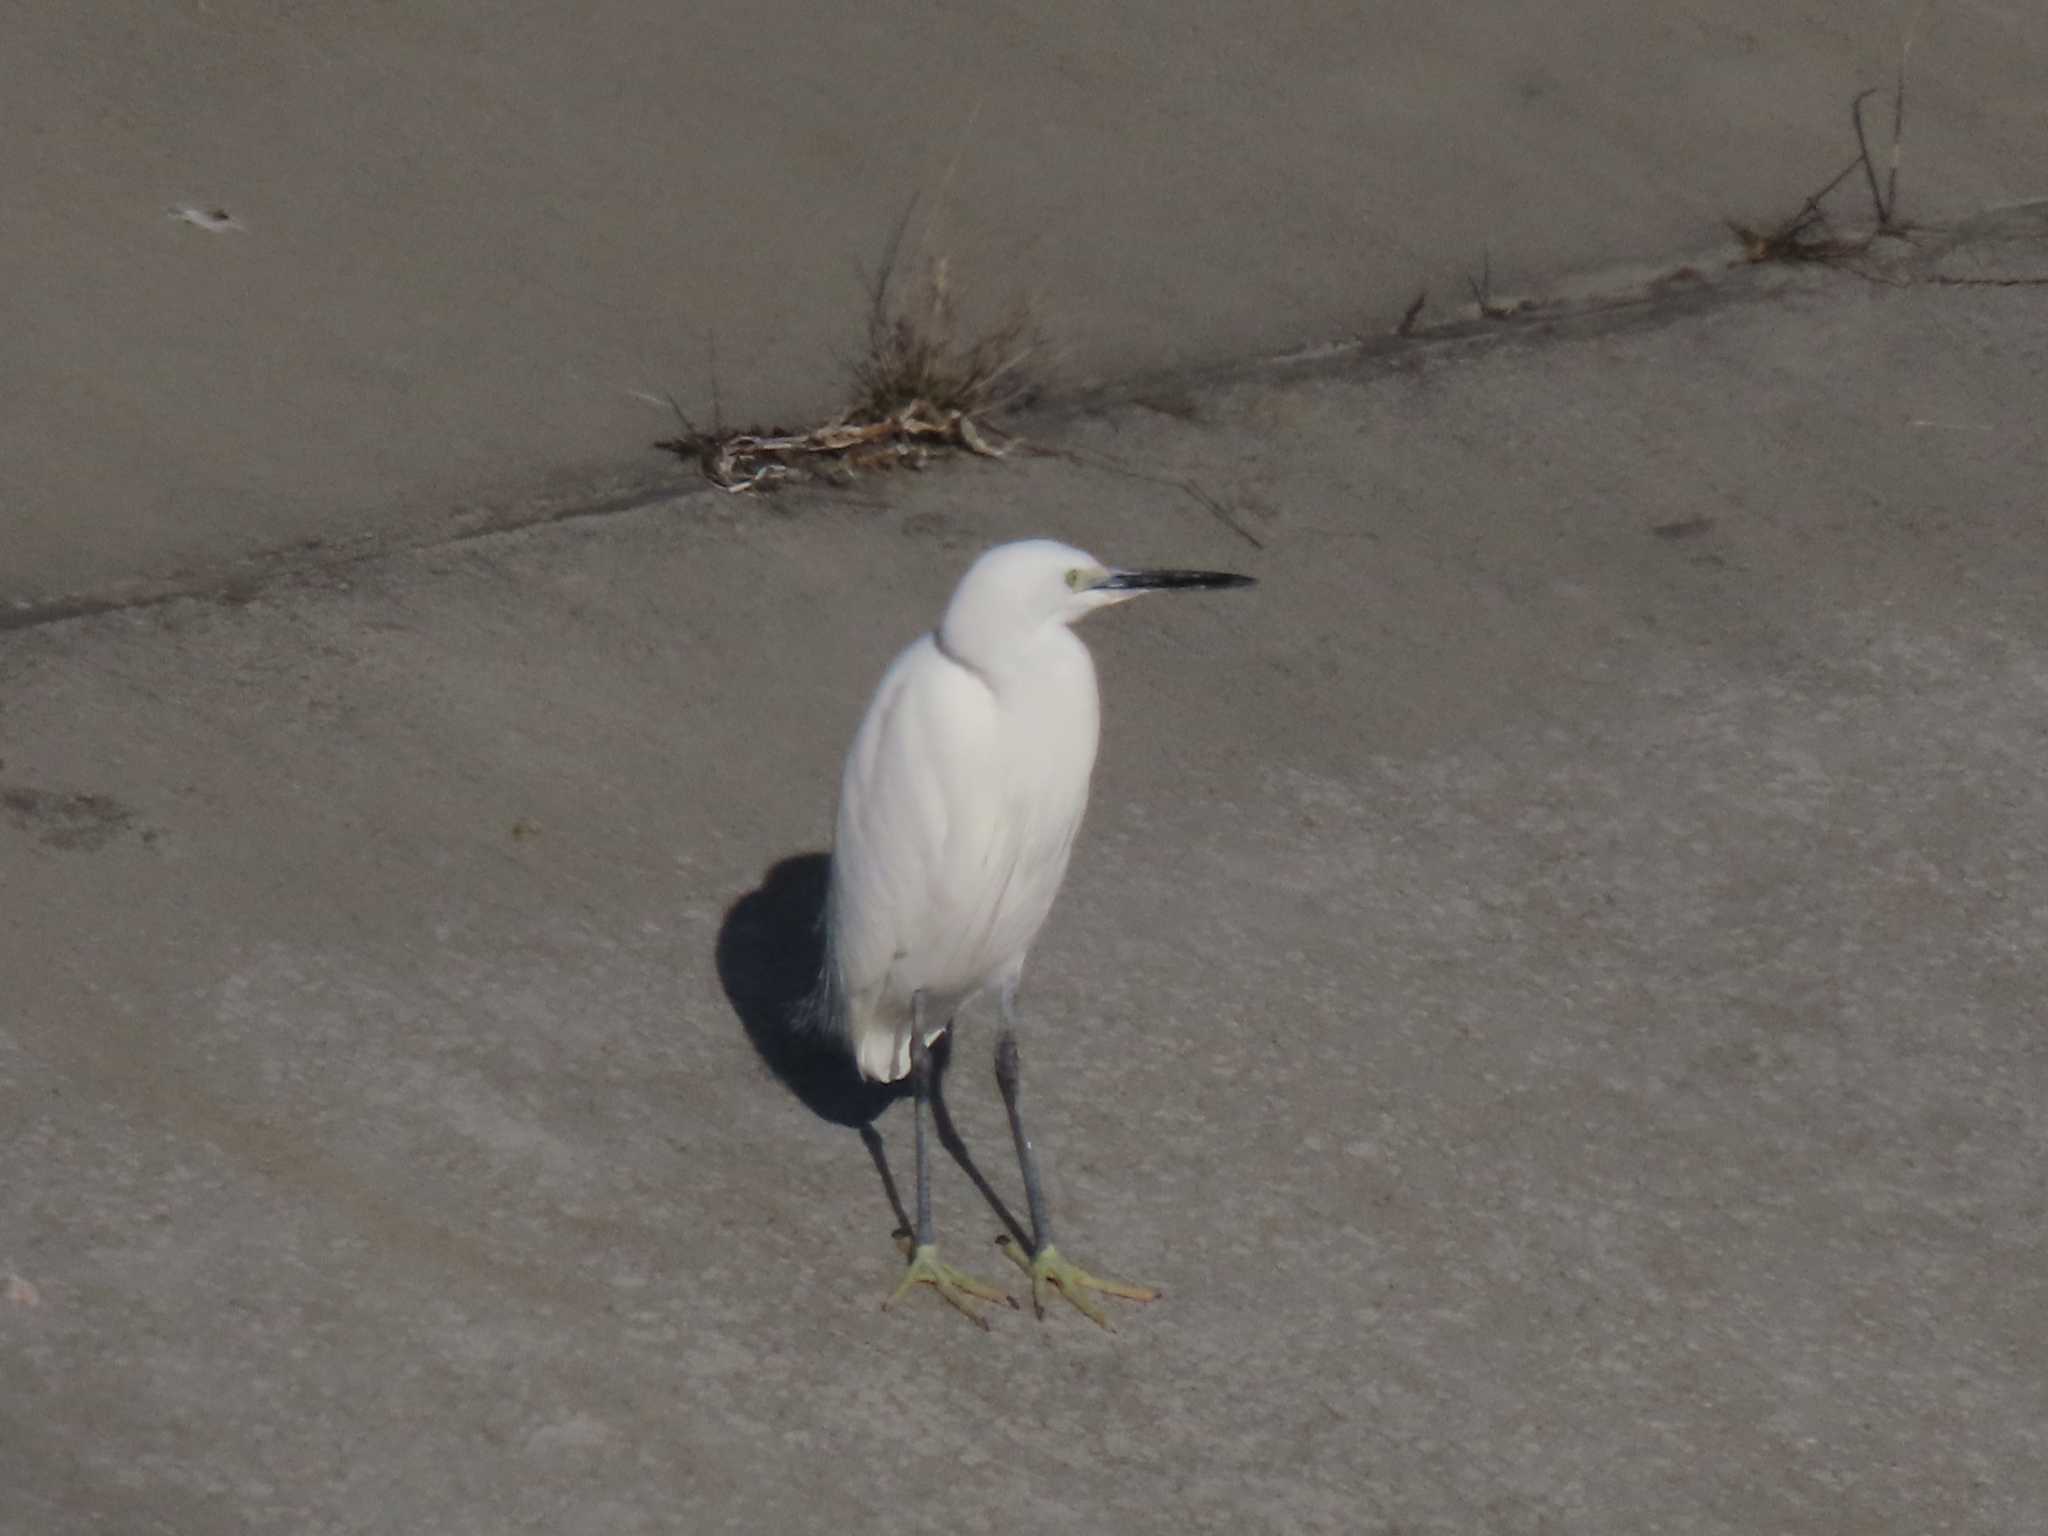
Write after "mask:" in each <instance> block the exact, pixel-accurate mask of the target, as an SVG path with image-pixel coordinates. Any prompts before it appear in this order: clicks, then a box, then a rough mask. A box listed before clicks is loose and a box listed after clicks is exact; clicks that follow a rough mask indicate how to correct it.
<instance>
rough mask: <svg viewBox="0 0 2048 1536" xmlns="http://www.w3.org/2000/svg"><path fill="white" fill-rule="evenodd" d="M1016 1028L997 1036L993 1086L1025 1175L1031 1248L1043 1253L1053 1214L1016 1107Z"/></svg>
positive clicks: (1048, 1244)
mask: <svg viewBox="0 0 2048 1536" xmlns="http://www.w3.org/2000/svg"><path fill="white" fill-rule="evenodd" d="M1017 1078H1018V1060H1017V1031H1016V1030H1014V1029H1012V1028H1011V1027H1010V1026H1009V1025H1008V1024H1005V1025H1004V1026H1003V1032H1002V1033H1001V1034H1000V1035H997V1036H996V1087H997V1088H998V1089H1000V1090H1001V1091H1002V1095H1003V1108H1004V1109H1005V1110H1007V1111H1008V1112H1009V1116H1010V1139H1011V1140H1012V1141H1014V1142H1015V1143H1016V1144H1017V1167H1018V1169H1019V1170H1020V1171H1021V1172H1022V1173H1023V1175H1024V1199H1025V1201H1026V1203H1027V1204H1028V1205H1029V1206H1030V1207H1031V1251H1032V1252H1033V1253H1043V1252H1044V1251H1045V1250H1046V1249H1048V1248H1050V1247H1051V1246H1052V1215H1051V1213H1050V1212H1049V1211H1047V1210H1046V1208H1045V1184H1044V1181H1043V1180H1041V1179H1040V1178H1039V1175H1038V1149H1037V1148H1036V1147H1034V1146H1032V1145H1031V1135H1030V1133H1029V1132H1028V1131H1026V1130H1025V1129H1024V1117H1023V1115H1022V1114H1020V1113H1019V1112H1018V1110H1017Z"/></svg>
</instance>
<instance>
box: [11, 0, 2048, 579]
mask: <svg viewBox="0 0 2048 1536" xmlns="http://www.w3.org/2000/svg"><path fill="white" fill-rule="evenodd" d="M1916 16H1917V17H1918V18H1919V23H1918V26H1917V29H1915V30H1914V31H1913V46H1912V55H1911V59H1912V69H1911V110H1910V113H1909V121H1908V133H1907V146H1906V162H1905V171H1906V174H1905V180H1904V187H1905V208H1906V212H1907V213H1908V214H1909V215H1910V216H1912V217H1914V218H1917V219H1922V220H1941V219H1949V218H1953V217H1957V216H1960V215H1963V214H1968V213H1972V212H1975V211H1977V210H1978V209H1981V208H1984V207H1989V206H1992V205H1995V204H1999V203H2003V202H2009V201H2014V200H2018V199H2021V198H2027V197H2037V196H2041V195H2042V194H2043V193H2044V192H2048V187H2044V185H2043V181H2042V171H2041V167H2042V166H2043V165H2048V114H2044V113H2043V111H2042V107H2041V82H2042V80H2043V79H2044V78H2048V8H2044V7H2042V6H2040V5H2039V4H2033V3H2027V0H1943V3H1941V4H1939V5H1936V6H1932V7H1929V6H1925V5H1922V4H1920V3H1919V0H1886V3H1882V4H1872V3H1871V0H1686V3H1672V0H1663V3H1660V4H1657V5H1648V6H1646V5H1640V4H1634V3H1625V0H1571V3H1570V4H1567V5H1565V6H1563V7H1553V8H1549V9H1547V10H1545V11H1543V12H1542V13H1541V14H1540V16H1539V14H1538V13H1537V12H1535V11H1533V10H1528V9H1526V8H1522V9H1518V8H1514V7H1460V6H1414V5H1408V6H1394V5H1379V6H1371V7H1362V8H1361V7H1356V6H1349V5H1331V4H1323V5H1306V6H1304V5H1293V6H1287V7H1278V8H1276V7H1272V6H1255V5H1249V4H1243V3H1238V4H1221V3H1215V0H1209V3H1202V4H1196V5H1189V4H1187V3H1185V0H1171V3H1168V0H1127V3H1125V4H1122V5H1119V6H1115V7H1102V6H1087V5H1076V4H1054V5H1044V4H1035V5H1030V6H976V7H968V8H934V7H932V6H929V5H919V4H908V3H903V0H882V3H872V0H871V3H868V4H863V5H860V6H842V7H822V6H818V5H815V4H801V3H792V0H757V3H754V4H750V5H746V6H740V7H705V6H677V5H662V4H652V3H649V0H599V3H594V4H584V5H577V6H573V7H563V6H560V5H556V4H549V3H540V0H512V3H500V4H496V5H492V6H490V7H488V8H478V7H475V6H461V5H450V4H446V3H443V0H421V3H413V4H408V5H405V6H399V7H393V6H389V5H381V4H378V5H370V4H362V3H357V4H335V3H328V4H322V5H318V6H304V5H300V6H283V7H280V6H278V5H275V4H273V3H270V0H157V3H153V4H150V5H147V6H141V5H132V4H131V5H96V6H92V7H89V8H85V9H83V10H81V8H79V7H76V6H54V5H44V6H17V7H13V8H11V10H10V14H9V16H8V19H7V25H6V31H5V38H4V46H0V129H4V130H5V131H4V132H0V173H4V185H5V188H6V192H5V199H6V204H5V206H6V216H5V218H4V219H0V334H4V335H5V336H6V338H7V366H6V367H5V368H4V369H0V610H5V609H7V608H8V607H10V606H23V607H27V608H37V607H41V606H43V605H47V604H50V603H54V602H58V601H60V600H63V599H67V598H80V597H103V596H107V595H115V596H119V595H121V594H125V593H132V592H136V591H142V590H152V589H157V588H160V587H162V586H164V585H166V584H170V585H176V584H178V583H180V582H183V581H187V580H190V579H195V578H198V579H212V578H217V577H218V576H219V575H221V574H222V573H223V572H226V573H230V574H232V573H234V572H235V571H236V570H237V567H238V564H239V563H240V562H242V561H245V560H247V559H249V558H251V557H254V556H258V555H262V554H265V553H273V552H277V551H290V550H292V549H294V548H296V547H300V546H317V547H318V548H319V549H321V550H323V551H326V552H330V553H331V552H332V551H334V550H336V549H341V550H349V551H353V550H359V549H363V548H377V547H380V546H381V545H383V544H386V543H388V542H390V541H391V540H393V539H396V538H416V537H439V536H443V535H446V534H448V533H451V532H458V531H462V530H465V529H473V528H475V527H478V526H483V525H489V524H492V523H502V522H507V521H517V520H519V519H521V518H524V517H529V516H532V515H534V514H535V513H536V512H542V511H546V510H548V509H555V508H582V507H589V506H592V505H597V504H605V503H611V504H616V503H618V502H621V501H626V500H631V499H634V498H636V497H637V498H640V499H645V498H646V496H647V495H649V494H650V493H651V492H653V491H656V490H659V489H660V488H661V487H662V486H663V485H664V484H679V483H680V481H681V475H680V472H679V471H677V470H676V468H675V466H673V465H671V464H667V463H666V462H665V461H664V460H662V459H661V457H660V456H659V455H655V454H651V453H650V452H649V451H648V447H647V445H648V442H649V440H650V439H651V438H654V437H656V436H658V435H662V434H664V433H667V432H669V431H672V430H673V423H672V422H671V420H670V418H669V416H668V414H667V409H666V407H665V406H663V405H661V404H660V403H659V402H660V399H661V396H662V395H663V394H664V392H671V391H672V392H673V393H674V394H675V395H676V396H677V397H679V398H680V400H681V401H682V403H683V404H684V406H685V407H686V408H687V409H689V410H690V411H692V412H695V413H698V414H700V415H708V414H709V411H710V406H711V400H712V391H711V381H712V377H713V374H714V371H715V373H716V375H717V377H718V380H719V383H720V386H721V389H720V393H721V394H722V395H723V398H724V401H725V403H726V405H727V406H728V408H729V409H730V410H731V411H732V412H733V413H734V414H735V415H737V416H740V417H755V416H758V417H764V418H769V419H776V418H784V419H787V418H809V417H812V416H814V415H816V414H817V413H820V412H824V411H829V410H830V409H832V408H833V407H835V406H836V405H837V404H838V403H839V402H840V397H841V390H842V382H841V377H840V372H841V370H840V368H839V367H838V362H837V360H839V359H841V358H843V357H845V356H846V355H848V354H850V353H851V352H852V351H853V350H854V349H855V348H856V347H857V346H858V344H859V339H860V320H861V306H862V302H863V297H862V285H861V280H860V277H859V273H858V267H859V265H860V264H862V263H869V264H872V263H873V262H875V261H876V260H877V259H878V258H879V256H880V254H881V252H882V250H883V247H884V245H885V241H886V238H887V234H888V231H889V229H890V227H891V225H892V224H893V223H894V222H895V221H896V219H897V217H898V216H899V214H900V213H901V211H902V210H903V208H904V206H905V205H906V203H907V201H908V200H909V199H910V197H911V196H912V195H913V194H914V193H921V194H922V195H923V198H924V202H923V208H924V211H925V212H927V213H929V214H930V215H931V220H930V223H929V225H928V226H925V225H923V224H922V223H921V228H926V227H928V229H929V234H930V239H929V243H928V244H927V245H926V246H924V247H923V249H924V251H925V253H927V254H944V255H947V256H950V257H951V258H952V259H953V263H954V266H953V273H954V277H955V280H956V284H957V285H958V286H959V287H961V288H962V289H964V290H965V292H966V294H967V296H968V301H969V303H970V305H972V303H973V302H974V301H975V300H977V299H978V300H979V301H980V302H981V303H982V304H983V305H984V306H987V305H994V304H999V303H1001V302H1003V301H1004V300H1006V299H1007V298H1008V297H1010V296H1011V295H1012V294H1013V293H1015V292H1017V291H1020V290H1021V291H1024V292H1028V293H1032V294H1035V295H1036V296H1037V298H1038V300H1039V307H1040V309H1041V312H1042V314H1043V317H1044V320H1045V324H1046V328H1047V330H1048V331H1049V333H1050V334H1051V336H1052V337H1053V339H1054V340H1055V341H1056V342H1057V343H1058V344H1059V345H1060V346H1061V348H1062V349H1063V352H1064V355H1065V360H1064V363H1063V366H1062V371H1061V377H1062V380H1063V382H1064V383H1065V384H1067V385H1069V386H1072V385H1077V384H1081V383H1085V382H1087V381H1089V380H1091V379H1112V380H1113V379H1121V378H1124V377H1127V376H1129V375H1131V374H1133V373H1141V372H1152V371H1156V370H1162V369H1165V370H1172V369H1180V368H1186V367H1191V366H1199V365H1207V364H1212V363H1217V362H1226V361H1231V360H1235V359H1239V358H1243V357H1247V356H1258V355H1266V354H1270V353H1273V352H1277V351H1283V350H1287V349H1290V348H1293V347H1297V346H1300V345H1304V344H1312V343H1321V342H1325V341H1329V340H1332V339H1342V338H1345V337H1348V336H1351V335H1353V334H1356V333H1359V332H1366V333H1373V334H1377V333H1381V332H1384V331H1385V330H1386V329H1388V328H1389V327H1390V326H1391V325H1392V323H1393V322H1394V320H1395V319H1396V318H1397V317H1398V316H1399V315H1400V314H1401V312H1402V310H1403V308H1404V307H1405V306H1406V305H1407V303H1408V302H1409V300H1410V298H1411V297H1412V296H1413V295H1414V294H1415V293H1416V292H1417V291H1418V289H1423V288H1427V290H1428V292H1429V295H1430V307H1429V310H1428V314H1429V315H1430V317H1432V318H1442V317H1444V316H1446V315H1449V314H1451V313H1453V312H1455V311H1456V310H1457V309H1458V308H1459V307H1460V306H1462V305H1464V304H1465V303H1466V302H1467V295H1466V291H1465V279H1466V276H1467V274H1468V273H1475V272H1477V271H1479V270H1481V269H1482V267H1484V266H1487V265H1490V266H1491V268H1492V270H1493V272H1494V274H1495V278H1496V281H1497V282H1498V284H1499V285H1500V287H1501V288H1502V289H1503V290H1506V291H1523V290H1531V289H1534V290H1542V291H1548V290H1550V289H1552V288H1553V287H1555V286H1556V285H1558V284H1559V283H1561V282H1562V281H1564V280H1566V279H1569V278H1572V277H1573V276H1574V275H1584V274H1588V273H1593V274H1598V273H1603V272H1605V271H1606V270H1607V269H1609V268H1612V267H1615V266H1617V265H1622V266H1626V265H1631V264H1642V263H1667V262H1669V261H1671V260H1674V259H1679V258H1683V257H1687V256H1690V255H1691V254H1692V253H1694V252H1697V251H1700V250H1704V249H1706V248H1709V247H1712V246H1716V245H1719V246H1721V247H1723V248H1724V249H1725V248H1726V246H1727V244H1728V240H1727V232H1726V230H1725V229H1724V228H1723V225H1722V220H1723V219H1724V218H1728V217H1733V218H1738V219H1746V220H1749V221H1752V222H1756V221H1760V220H1764V219H1767V218H1770V217H1774V216H1778V215H1782V214H1784V213H1787V212H1790V211H1792V210H1793V209H1796V208H1797V207H1798V204H1799V200H1800V198H1801V197H1803V196H1804V195H1805V194H1806V193H1808V192H1810V191H1811V190H1813V189H1814V188H1815V187H1816V186H1817V185H1818V184H1819V183H1820V182H1821V181H1823V180H1824V179H1825V178H1826V177H1828V176H1829V175H1831V174H1832V173H1833V172H1834V171H1835V170H1836V169H1838V168H1839V167H1840V166H1842V165H1843V164H1845V163H1847V161H1848V158H1849V156H1850V154H1851V152H1852V150H1851V139H1850V132H1849V119H1848V103H1849V100H1850V98H1851V96H1852V95H1853V94H1854V93H1855V92H1856V91H1858V90H1859V89H1862V88H1865V87H1871V86H1882V85H1886V84H1888V83H1889V82H1890V80H1891V78H1892V75H1893V72H1894V69H1895V67H1896V64H1897V62H1898V59H1899V57H1900V54H1901V46H1902V39H1903V38H1904V37H1905V35H1906V33H1907V30H1908V28H1907V23H1908V22H1909V21H1910V20H1911V19H1912V18H1914V17H1916ZM1876 121H1877V122H1878V123H1879V124H1880V125H1881V124H1882V123H1883V121H1884V119H1883V115H1882V111H1881V104H1880V113H1879V117H1878V119H1877V120H1876ZM1851 192H1852V195H1860V194H1855V192H1854V189H1851ZM181 209H182V210H190V212H191V213H192V214H193V215H195V216H199V217H204V218H210V217H211V215H212V214H214V213H215V212H216V211H219V212H222V213H224V214H225V215H226V218H227V220H228V221H229V222H228V223H227V224H226V225H224V226H222V227H221V228H220V229H219V231H218V232H210V231H209V229H208V228H207V227H206V226H205V225H203V224H201V223H193V222H187V221H185V220H184V219H181V218H173V217H169V216H168V215H169V214H171V212H172V211H173V210H181ZM714 354H715V356H714ZM714 362H715V369H714Z"/></svg>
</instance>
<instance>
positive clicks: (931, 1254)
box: [882, 1243, 1017, 1328]
mask: <svg viewBox="0 0 2048 1536" xmlns="http://www.w3.org/2000/svg"><path fill="white" fill-rule="evenodd" d="M904 1246H905V1247H907V1248H908V1247H910V1245H909V1244H907V1243H906V1244H905V1245H904ZM920 1285H928V1286H930V1287H931V1288H932V1289H933V1290H935V1291H937V1292H938V1293H939V1294H940V1295H941V1296H943V1297H945V1298H946V1300H947V1301H948V1302H950V1303H951V1304H952V1305H953V1306H954V1307H956V1308H957V1309H959V1311H960V1312H961V1313H963V1314H964V1315H965V1316H966V1317H967V1318H969V1319H970V1320H971V1321H972V1322H974V1323H975V1324H976V1325H977V1326H979V1327H982V1328H986V1327H987V1326H988V1319H987V1318H985V1317H983V1316H982V1315H981V1312H980V1310H979V1309H978V1308H977V1307H976V1306H975V1305H974V1303H973V1302H972V1301H970V1300H968V1298H969V1297H970V1296H972V1297H978V1298H979V1299H981V1300H982V1301H1001V1302H1007V1303H1008V1304H1009V1305H1010V1306H1013V1307H1014V1306H1015V1305H1017V1303H1016V1302H1015V1301H1013V1300H1011V1298H1010V1293H1009V1292H1008V1291H1000V1290H997V1289H996V1288H995V1287H994V1286H992V1285H990V1284H989V1283H988V1282H987V1281H986V1280H977V1279H975V1278H974V1276H972V1275H970V1274H968V1273H967V1272H966V1271H965V1270H959V1269H955V1268H954V1267H953V1266H952V1265H950V1264H947V1263H944V1262H942V1261H941V1260H940V1258H939V1250H938V1248H937V1247H936V1246H933V1245H929V1244H928V1245H926V1246H924V1247H922V1248H910V1268H909V1269H908V1270H906V1271H905V1272H904V1275H903V1283H902V1284H901V1285H899V1286H897V1287H896V1291H895V1294H894V1295H892V1296H891V1297H890V1298H889V1299H888V1300H887V1301H885V1302H883V1303H882V1306H883V1309H884V1310H887V1309H888V1308H890V1307H893V1306H895V1305H896V1303H897V1302H899V1301H901V1300H902V1299H903V1298H904V1297H905V1296H908V1295H909V1294H910V1293H911V1291H912V1290H913V1289H914V1288H915V1287H917V1286H920Z"/></svg>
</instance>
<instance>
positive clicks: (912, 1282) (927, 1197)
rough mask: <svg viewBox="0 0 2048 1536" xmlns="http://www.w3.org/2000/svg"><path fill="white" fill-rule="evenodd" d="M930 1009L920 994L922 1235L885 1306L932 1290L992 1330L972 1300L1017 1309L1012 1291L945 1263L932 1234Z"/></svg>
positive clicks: (914, 1065)
mask: <svg viewBox="0 0 2048 1536" xmlns="http://www.w3.org/2000/svg"><path fill="white" fill-rule="evenodd" d="M924 1007H925V1003H924V994H923V993H922V992H919V993H918V994H917V995H916V996H915V997H913V998H912V999H911V1007H910V1076H911V1088H912V1090H913V1093H914V1097H913V1099H912V1101H911V1104H912V1114H913V1115H914V1116H915V1119H914V1121H913V1124H914V1125H915V1127H916V1129H915V1135H916V1140H917V1230H916V1232H915V1234H913V1236H912V1238H911V1249H910V1269H909V1270H908V1272H906V1273H905V1275H904V1276H903V1283H902V1284H901V1285H899V1286H897V1287H896V1290H895V1293H894V1294H893V1295H892V1296H890V1298H889V1299H888V1300H887V1301H885V1302H883V1303H882V1305H883V1306H884V1307H892V1306H894V1305H895V1304H896V1303H897V1302H899V1301H901V1300H902V1299H903V1298H904V1297H905V1296H907V1295H908V1294H909V1293H910V1292H911V1290H912V1289H913V1288H915V1287H917V1286H920V1285H928V1286H930V1287H931V1288H932V1289H933V1290H935V1291H937V1292H938V1293H939V1294H940V1295H941V1296H943V1297H945V1298H946V1300H947V1301H948V1302H950V1303H951V1304H952V1305H953V1306H955V1307H957V1308H958V1309H959V1310H960V1311H961V1312H963V1313H965V1314H966V1315H967V1316H968V1317H969V1318H971V1319H973V1321H974V1322H975V1323H976V1324H978V1325H979V1326H981V1327H983V1328H986V1327H988V1319H987V1318H985V1317H983V1316H982V1315H981V1313H980V1312H978V1311H977V1310H975V1307H974V1305H973V1303H971V1302H970V1301H969V1300H968V1299H967V1298H968V1297H970V1296H976V1297H979V1298H981V1299H982V1300H983V1301H1005V1302H1010V1305H1011V1306H1015V1305H1016V1303H1015V1302H1013V1301H1010V1296H1009V1293H1008V1292H1007V1291H999V1290H997V1289H996V1288H995V1287H994V1286H992V1285H990V1284H989V1283H988V1282H987V1281H985V1280H977V1279H975V1278H974V1276H972V1275H970V1274H966V1273H964V1272H963V1271H961V1270H957V1269H955V1268H954V1267H953V1266H952V1265H950V1264H947V1263H944V1262H943V1261H941V1260H940V1258H939V1245H938V1240H937V1238H936V1237H935V1236H934V1235H933V1231H932V1159H931V1148H930V1146H929V1145H928V1143H927V1142H926V1139H925V1120H926V1118H927V1117H928V1115H929V1114H930V1111H931V1096H932V1050H931V1047H930V1046H929V1045H927V1044H925V1039H924Z"/></svg>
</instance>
